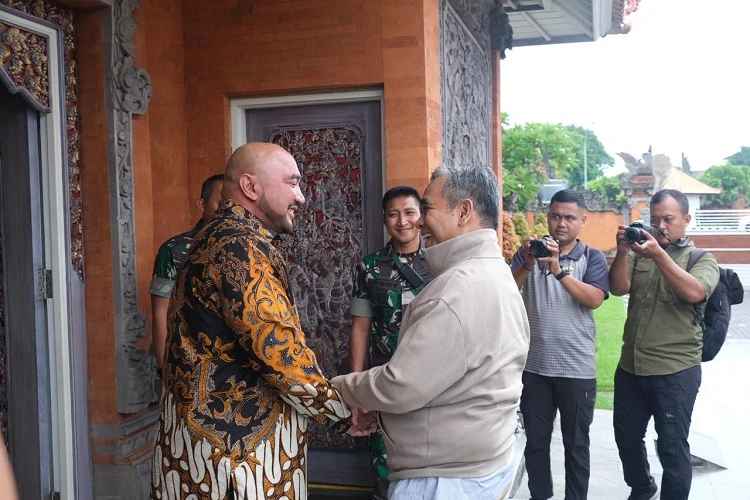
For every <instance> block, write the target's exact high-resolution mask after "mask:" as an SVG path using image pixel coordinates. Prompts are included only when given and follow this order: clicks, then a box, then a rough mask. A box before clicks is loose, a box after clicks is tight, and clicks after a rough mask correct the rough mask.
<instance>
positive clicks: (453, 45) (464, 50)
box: [440, 1, 491, 165]
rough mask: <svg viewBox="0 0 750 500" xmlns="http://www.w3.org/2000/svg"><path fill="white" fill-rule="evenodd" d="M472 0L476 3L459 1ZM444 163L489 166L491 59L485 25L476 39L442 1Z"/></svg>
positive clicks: (441, 65)
mask: <svg viewBox="0 0 750 500" xmlns="http://www.w3.org/2000/svg"><path fill="white" fill-rule="evenodd" d="M461 3H472V4H473V3H475V2H461ZM441 6H442V11H441V23H440V24H441V32H440V35H441V47H440V51H441V57H440V70H441V73H442V96H443V99H442V108H443V109H442V121H443V162H444V163H454V164H461V165H489V164H490V146H491V137H490V130H491V116H490V109H491V106H490V88H491V85H490V83H491V82H490V58H489V50H488V48H489V38H488V35H487V24H486V23H484V24H483V25H482V26H480V27H481V28H482V29H484V30H485V31H484V36H483V37H482V38H481V40H482V41H477V38H475V37H474V36H473V35H472V33H471V31H470V30H469V29H468V28H467V26H466V25H465V24H464V22H463V21H462V19H461V17H460V16H459V14H458V13H457V12H456V10H454V8H453V7H452V5H451V4H450V3H449V2H447V1H443V2H442V3H441Z"/></svg>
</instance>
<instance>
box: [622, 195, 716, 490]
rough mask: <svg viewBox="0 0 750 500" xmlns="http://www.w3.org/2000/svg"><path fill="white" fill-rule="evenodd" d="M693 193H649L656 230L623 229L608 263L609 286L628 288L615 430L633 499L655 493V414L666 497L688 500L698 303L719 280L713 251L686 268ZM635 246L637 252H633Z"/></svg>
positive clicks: (697, 366) (699, 345)
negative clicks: (647, 440)
mask: <svg viewBox="0 0 750 500" xmlns="http://www.w3.org/2000/svg"><path fill="white" fill-rule="evenodd" d="M690 219H691V217H690V214H689V206H688V200H687V198H686V197H685V195H684V194H682V193H681V192H679V191H677V190H673V189H664V190H661V191H658V192H657V193H656V194H654V196H653V197H652V198H651V226H652V227H653V230H652V231H653V235H652V234H649V233H648V232H646V231H643V237H644V238H645V241H642V242H641V243H637V242H636V243H630V242H628V241H627V240H626V239H625V230H626V229H627V227H626V226H620V227H619V229H618V231H617V255H616V256H615V260H614V262H612V266H611V268H610V270H609V281H610V293H612V294H613V295H624V294H626V293H629V294H630V299H629V301H628V316H627V320H626V322H625V333H624V335H623V346H622V354H621V357H620V364H619V366H618V368H617V371H616V372H615V401H614V416H613V421H614V430H615V441H616V442H617V448H618V450H619V453H620V460H621V461H622V468H623V474H624V476H625V482H626V483H627V484H628V486H630V487H631V490H632V491H631V494H630V496H629V497H628V498H629V499H630V500H641V499H649V500H650V499H652V498H656V496H657V494H658V488H657V486H656V484H655V482H654V479H653V477H652V476H651V474H650V470H649V464H648V460H647V459H646V456H647V455H646V447H645V444H644V437H645V435H646V428H647V426H648V421H649V419H650V418H651V417H652V416H653V417H654V423H655V427H656V432H657V434H658V441H657V445H656V451H657V453H658V454H659V460H660V462H661V465H662V468H663V469H664V474H663V476H662V482H661V498H667V499H670V500H681V499H684V500H687V498H688V495H689V494H690V484H691V482H692V467H691V464H690V445H689V444H688V440H687V438H688V433H689V432H690V420H691V418H692V413H693V405H694V404H695V398H696V396H697V395H698V388H699V387H700V383H701V352H702V348H703V331H702V329H701V326H700V325H698V324H697V323H696V321H695V312H694V307H693V305H694V304H702V303H704V302H705V301H706V300H707V299H708V297H710V296H711V293H713V291H714V289H715V288H716V285H717V284H718V282H719V267H718V264H717V263H716V259H715V258H714V256H713V255H711V254H706V255H705V256H703V257H702V258H701V259H700V260H699V261H698V262H697V263H696V264H695V266H694V267H693V268H692V269H691V270H690V272H688V271H686V270H685V269H686V267H687V263H688V259H689V257H690V251H691V250H692V249H693V248H695V246H694V245H693V242H692V241H690V240H689V239H687V238H686V237H685V232H686V230H687V227H688V225H689V224H690ZM631 251H632V252H631Z"/></svg>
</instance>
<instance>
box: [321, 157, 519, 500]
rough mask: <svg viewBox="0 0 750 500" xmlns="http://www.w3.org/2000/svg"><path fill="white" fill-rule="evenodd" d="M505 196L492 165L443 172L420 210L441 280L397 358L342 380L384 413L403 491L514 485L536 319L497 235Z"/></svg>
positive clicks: (459, 494)
mask: <svg viewBox="0 0 750 500" xmlns="http://www.w3.org/2000/svg"><path fill="white" fill-rule="evenodd" d="M499 202H500V199H499V193H498V188H497V181H496V180H495V176H494V174H493V173H492V171H491V170H490V169H489V168H485V167H472V168H451V167H440V168H438V169H437V170H435V172H434V173H433V174H432V181H431V182H430V184H429V185H428V186H427V189H426V190H425V193H424V200H423V207H422V214H423V215H422V219H421V223H422V224H423V227H422V234H423V236H424V237H425V244H426V247H427V248H426V249H425V258H426V260H427V263H428V264H429V266H430V268H431V269H432V271H433V273H434V274H435V279H434V281H432V282H431V283H430V284H429V285H427V287H425V288H424V289H423V290H422V292H420V294H419V295H418V296H417V297H416V298H415V299H414V300H413V301H412V302H411V303H410V304H409V306H408V307H407V308H406V311H405V313H404V317H403V321H402V325H401V336H400V338H399V343H398V348H397V349H396V352H395V354H394V356H393V358H392V359H391V360H390V361H389V362H388V363H386V364H384V365H382V366H379V367H376V368H373V369H371V370H368V371H365V372H360V373H351V374H349V375H344V376H340V377H336V378H334V379H333V380H332V383H333V385H334V386H335V387H336V388H337V389H339V391H340V392H341V394H342V395H343V397H344V398H345V400H346V401H347V402H348V403H349V404H350V405H352V406H357V407H361V408H366V409H370V410H376V411H378V412H380V413H379V422H380V426H381V428H382V431H383V437H384V439H385V442H386V446H387V449H388V465H389V466H390V468H391V474H390V480H391V481H392V482H391V486H390V489H389V498H391V499H392V500H408V499H412V498H424V499H432V500H443V499H445V500H448V499H451V500H460V499H467V500H468V499H472V500H482V499H488V500H495V499H497V498H502V497H503V496H504V494H505V492H506V491H507V490H508V488H509V486H510V483H511V480H512V475H513V474H512V472H513V465H512V449H513V442H514V431H515V428H516V407H517V406H518V400H519V398H520V395H521V373H522V370H523V367H524V364H525V362H526V353H527V351H528V347H529V325H528V320H527V318H526V311H525V308H524V305H523V301H522V300H521V296H520V294H519V292H518V289H517V287H516V286H515V282H514V280H513V276H512V274H511V272H510V268H509V267H508V265H507V264H506V263H505V260H504V259H503V256H502V252H501V250H500V246H499V245H498V242H497V227H498V222H499V216H500V214H499V209H498V207H499Z"/></svg>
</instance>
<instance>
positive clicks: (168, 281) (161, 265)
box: [148, 220, 203, 299]
mask: <svg viewBox="0 0 750 500" xmlns="http://www.w3.org/2000/svg"><path fill="white" fill-rule="evenodd" d="M202 225H203V221H202V220H200V221H198V223H197V224H196V225H195V227H193V229H191V230H190V231H185V232H184V233H182V234H178V235H177V236H174V237H172V238H169V239H168V240H167V241H165V242H164V243H163V244H162V245H161V246H160V247H159V252H158V253H157V254H156V259H155V260H154V277H153V278H152V279H151V286H150V287H149V290H148V293H150V294H151V295H157V296H159V297H164V298H165V299H168V298H170V297H171V296H172V289H173V288H174V282H175V281H176V280H177V271H179V270H180V268H181V267H182V263H183V262H185V257H186V256H187V253H188V250H189V249H190V245H192V244H193V240H194V239H195V235H196V234H198V230H199V229H200V228H201V226H202Z"/></svg>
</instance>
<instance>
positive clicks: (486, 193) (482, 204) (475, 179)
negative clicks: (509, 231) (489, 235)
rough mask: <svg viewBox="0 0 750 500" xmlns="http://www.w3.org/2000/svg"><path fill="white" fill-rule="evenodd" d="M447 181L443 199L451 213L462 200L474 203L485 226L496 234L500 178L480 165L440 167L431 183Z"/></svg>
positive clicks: (431, 178) (498, 217)
mask: <svg viewBox="0 0 750 500" xmlns="http://www.w3.org/2000/svg"><path fill="white" fill-rule="evenodd" d="M441 177H447V179H446V181H445V184H444V185H443V196H445V198H446V199H447V200H448V206H449V207H450V209H451V210H453V209H454V208H456V206H457V205H458V204H459V202H460V201H461V200H466V199H469V200H471V201H473V202H474V209H475V210H476V211H477V213H478V214H479V220H480V222H481V223H482V226H484V227H486V228H491V229H494V230H497V228H498V224H499V223H500V192H499V191H498V187H497V177H495V173H494V172H493V171H492V169H490V168H489V167H485V166H481V165H477V166H467V167H456V166H451V165H441V166H439V167H438V168H436V169H435V170H434V171H433V172H432V176H431V177H430V180H433V181H434V180H435V179H439V178H441Z"/></svg>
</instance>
